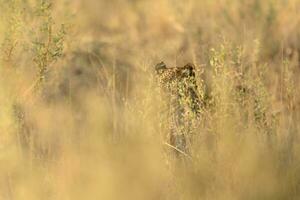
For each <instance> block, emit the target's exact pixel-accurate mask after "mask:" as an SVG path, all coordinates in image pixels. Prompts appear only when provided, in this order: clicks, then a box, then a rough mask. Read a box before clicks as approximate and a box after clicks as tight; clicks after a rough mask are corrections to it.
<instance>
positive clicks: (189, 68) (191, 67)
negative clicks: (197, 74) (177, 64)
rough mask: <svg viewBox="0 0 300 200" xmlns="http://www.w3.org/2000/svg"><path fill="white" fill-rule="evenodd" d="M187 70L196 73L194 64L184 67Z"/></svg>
mask: <svg viewBox="0 0 300 200" xmlns="http://www.w3.org/2000/svg"><path fill="white" fill-rule="evenodd" d="M183 68H185V69H188V70H189V71H191V72H192V71H194V70H195V65H194V64H193V63H187V64H186V65H184V67H183Z"/></svg>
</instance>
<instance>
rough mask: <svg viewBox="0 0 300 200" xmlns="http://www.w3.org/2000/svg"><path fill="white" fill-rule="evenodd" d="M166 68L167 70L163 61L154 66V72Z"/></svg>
mask: <svg viewBox="0 0 300 200" xmlns="http://www.w3.org/2000/svg"><path fill="white" fill-rule="evenodd" d="M166 68H167V66H166V64H165V63H164V62H163V61H162V62H160V63H158V64H156V65H155V70H156V71H159V70H162V69H166Z"/></svg>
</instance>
